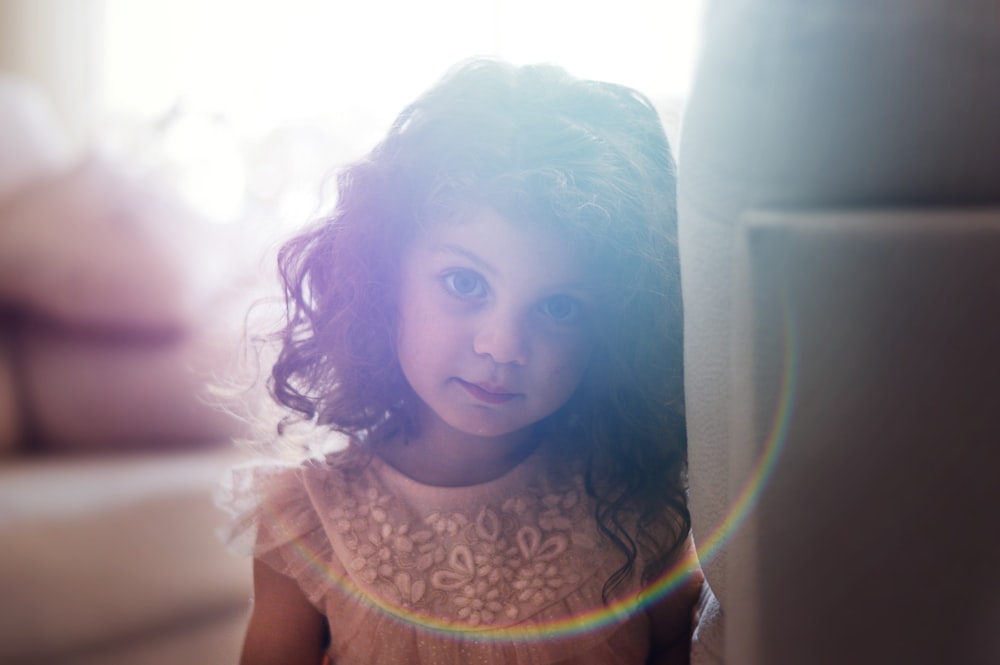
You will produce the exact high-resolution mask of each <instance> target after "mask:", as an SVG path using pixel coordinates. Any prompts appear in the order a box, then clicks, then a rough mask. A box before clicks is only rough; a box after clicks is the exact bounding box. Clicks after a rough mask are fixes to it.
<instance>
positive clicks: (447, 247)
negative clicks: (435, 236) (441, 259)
mask: <svg viewBox="0 0 1000 665" xmlns="http://www.w3.org/2000/svg"><path fill="white" fill-rule="evenodd" d="M433 250H434V251H435V252H438V253H442V254H458V255H459V256H462V257H465V258H466V259H468V260H469V261H472V262H473V263H475V264H476V266H477V267H479V268H480V269H482V270H483V271H484V272H489V273H493V274H496V272H497V271H496V268H494V267H493V266H492V265H490V264H489V263H487V262H486V261H484V260H483V259H481V258H480V257H479V256H477V255H476V254H475V253H473V252H471V251H469V250H468V249H466V248H465V247H462V246H461V245H454V244H451V243H442V244H440V245H435V246H434V247H433Z"/></svg>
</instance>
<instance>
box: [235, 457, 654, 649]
mask: <svg viewBox="0 0 1000 665" xmlns="http://www.w3.org/2000/svg"><path fill="white" fill-rule="evenodd" d="M221 503H222V504H223V506H224V507H226V508H227V509H229V510H230V511H231V512H232V513H233V514H234V516H235V518H234V521H233V523H232V526H231V529H230V532H229V533H228V534H227V536H228V540H229V542H230V545H231V547H233V549H234V550H236V551H238V552H241V553H243V554H248V555H253V556H255V557H257V558H259V559H261V560H262V561H264V562H265V563H267V564H268V565H270V566H271V567H273V568H274V569H276V570H277V571H278V572H281V573H283V574H285V575H288V576H289V577H291V578H293V579H295V580H296V581H297V582H298V584H299V586H300V587H301V588H302V590H303V592H304V593H305V594H306V596H307V597H308V598H309V599H310V601H311V602H312V603H313V604H314V605H315V606H316V607H317V608H318V609H319V611H321V612H322V613H323V614H324V615H325V616H326V617H327V619H328V621H329V624H330V632H331V635H332V641H331V645H330V647H329V654H330V656H331V658H332V659H333V661H334V662H336V663H338V664H344V663H347V664H350V663H365V664H368V663H374V662H393V663H402V664H408V663H414V664H416V663H487V664H501V663H502V664H511V665H513V664H517V665H521V664H532V665H543V664H546V663H580V664H586V663H595V664H596V663H602V664H605V663H609V664H615V663H642V662H644V661H645V658H646V655H647V652H648V649H649V639H650V638H649V624H648V621H647V619H646V617H645V614H644V613H643V612H642V611H641V609H633V610H631V611H630V612H617V613H611V612H609V611H608V610H607V606H606V605H605V604H604V603H603V602H602V599H601V589H602V587H603V585H604V582H605V580H607V578H608V577H609V576H610V575H611V573H612V572H614V571H615V570H616V569H617V568H618V567H619V566H620V565H621V563H622V561H623V557H622V555H621V554H620V552H618V550H616V549H615V548H614V547H613V546H612V545H611V544H610V543H608V542H607V541H606V540H605V539H604V538H603V537H602V536H601V535H600V533H599V532H598V531H597V527H596V524H595V521H594V517H593V511H594V505H593V501H592V500H591V499H590V498H589V497H588V496H587V494H586V492H585V490H584V487H583V480H582V474H581V472H580V470H579V469H577V468H574V466H573V465H572V464H567V462H566V461H565V460H564V459H561V458H559V457H558V456H556V455H554V454H553V451H551V450H550V449H549V448H548V447H547V446H545V445H543V446H541V447H540V448H539V449H538V450H536V451H535V452H534V453H533V454H532V455H531V456H530V457H529V458H528V459H527V460H525V461H524V462H522V463H521V464H520V465H519V466H517V467H515V468H514V469H512V470H511V471H510V472H508V473H507V474H505V475H504V476H502V477H500V478H497V479H495V480H493V481H490V482H488V483H484V484H481V485H475V486H469V487H434V486H428V485H423V484H420V483H418V482H416V481H414V480H412V479H410V478H408V477H407V476H405V475H403V474H401V473H400V472H398V471H397V470H395V469H393V468H392V467H391V466H389V465H388V464H386V463H385V462H383V461H381V460H380V459H379V458H377V457H373V456H370V455H368V454H366V453H365V452H363V451H359V450H356V449H354V448H348V449H347V450H343V451H339V452H336V453H332V454H330V455H327V456H326V457H324V458H322V459H313V460H308V461H305V462H302V463H296V464H291V463H283V462H267V463H265V462H258V463H253V464H250V465H245V466H241V467H237V468H236V469H234V470H233V471H232V472H231V474H230V476H229V478H228V479H227V482H226V483H225V484H224V488H223V493H222V501H221ZM636 564H637V567H639V569H641V564H642V562H641V560H640V561H637V562H636ZM633 584H634V583H633ZM636 591H638V587H637V586H633V587H632V588H629V589H625V590H624V591H623V593H624V594H628V593H635V592H636Z"/></svg>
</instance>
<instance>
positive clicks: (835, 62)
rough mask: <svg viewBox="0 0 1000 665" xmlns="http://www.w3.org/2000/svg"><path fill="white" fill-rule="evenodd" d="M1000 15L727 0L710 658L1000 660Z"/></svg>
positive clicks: (703, 216) (702, 438)
mask: <svg viewBox="0 0 1000 665" xmlns="http://www.w3.org/2000/svg"><path fill="white" fill-rule="evenodd" d="M998 22H1000V10H998V8H997V5H996V3H990V2H985V1H977V0H967V1H960V2H945V1H944V0H916V1H914V0H887V1H885V2H876V3H872V2H867V1H863V0H829V1H827V0H821V1H819V2H808V3H803V2H796V1H794V0H749V1H738V0H718V1H716V2H709V3H708V5H707V8H706V15H705V26H706V30H705V37H704V41H703V55H702V60H701V63H700V66H699V72H698V74H697V76H696V80H695V85H694V89H693V93H692V96H691V99H690V103H689V106H688V108H687V110H686V115H685V119H684V125H683V131H682V139H681V146H680V148H681V150H680V182H679V201H680V233H681V258H682V264H683V278H684V297H685V311H686V317H687V319H686V322H687V334H686V340H687V341H686V344H687V349H686V351H687V361H686V362H687V367H686V377H687V381H688V393H687V397H688V401H687V404H688V414H689V433H690V467H691V485H692V490H691V505H692V512H693V516H694V526H695V531H696V537H697V538H698V540H699V542H700V544H701V545H702V554H703V556H704V557H705V568H706V575H707V578H708V580H709V582H710V583H711V584H712V586H713V588H714V590H715V591H716V593H717V595H718V597H719V599H720V601H721V604H722V608H723V612H724V616H725V622H724V626H725V631H724V636H725V644H724V646H723V645H721V644H716V645H714V650H713V651H712V652H711V653H708V654H703V656H705V660H703V662H710V661H711V659H712V657H713V656H714V657H715V660H716V661H721V660H722V658H723V657H724V656H725V657H726V661H727V662H730V663H738V664H740V665H743V664H749V665H753V664H756V663H769V664H775V663H777V664H785V663H787V664H796V665H797V664H800V663H810V664H811V665H822V664H825V663H831V664H832V663H860V664H865V663H902V662H906V663H941V662H953V663H982V664H984V665H985V664H987V663H996V662H1000V637H998V633H997V631H996V627H997V626H998V625H1000V566H998V562H1000V529H998V528H997V519H996V511H997V508H998V507H1000V483H998V482H997V478H998V477H1000V475H998V474H1000V445H998V444H1000V417H998V416H997V413H998V410H997V409H998V407H997V405H998V404H1000V168H998V167H1000V121H998V118H1000V87H998V86H997V85H996V72H997V69H998V66H1000V33H998V32H997V30H996V25H998ZM745 507H749V511H748V512H747V513H746V514H745V515H743V517H742V519H734V518H735V517H739V516H740V515H742V512H741V511H742V510H743V508H745Z"/></svg>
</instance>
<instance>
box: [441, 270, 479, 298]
mask: <svg viewBox="0 0 1000 665" xmlns="http://www.w3.org/2000/svg"><path fill="white" fill-rule="evenodd" d="M444 286H445V289H447V291H448V292H449V293H450V294H452V295H453V296H457V297H459V298H482V297H483V296H485V295H486V282H485V281H484V280H483V278H482V277H480V276H479V275H478V274H477V273H475V272H473V271H472V270H456V271H454V272H450V273H448V274H447V275H445V276H444Z"/></svg>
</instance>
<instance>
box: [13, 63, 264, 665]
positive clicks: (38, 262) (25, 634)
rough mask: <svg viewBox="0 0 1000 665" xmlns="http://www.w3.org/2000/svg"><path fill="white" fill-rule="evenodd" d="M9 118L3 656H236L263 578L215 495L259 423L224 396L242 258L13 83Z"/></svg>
mask: <svg viewBox="0 0 1000 665" xmlns="http://www.w3.org/2000/svg"><path fill="white" fill-rule="evenodd" d="M0 121H2V122H0V662H2V663H4V664H5V665H8V664H9V665H27V664H38V665H42V664H44V665H84V664H88V665H89V664H94V665H97V664H98V663H100V664H101V665H119V664H120V665H126V664H127V665H161V664H162V665H167V664H168V663H170V664H173V663H223V662H235V661H236V660H237V657H238V652H239V644H240V641H241V634H242V629H243V622H244V620H245V616H246V611H247V607H248V602H249V597H250V579H249V564H248V563H247V562H246V561H244V560H240V559H239V558H237V557H235V556H234V555H231V554H230V553H229V552H228V551H227V550H226V548H225V547H224V545H223V544H222V542H221V540H220V539H219V537H218V536H217V534H216V532H215V531H216V528H217V527H219V526H220V525H221V524H222V523H223V521H224V520H225V516H224V515H222V514H220V513H219V511H217V510H216V509H215V507H214V505H213V494H214V491H215V487H216V484H217V482H218V480H219V479H220V478H221V476H222V474H223V471H224V469H225V468H226V467H227V466H229V465H231V464H234V463H236V462H237V461H239V460H238V458H237V456H236V455H235V453H234V452H233V450H232V448H231V446H230V443H231V438H232V437H233V436H237V435H239V434H240V433H241V432H242V430H243V421H242V420H241V418H240V417H238V416H237V415H236V413H235V412H232V411H226V410H225V409H223V408H220V407H221V406H222V404H223V403H222V400H221V399H220V398H218V397H217V396H213V393H212V391H211V390H208V388H209V386H210V385H211V384H213V382H215V381H217V380H222V379H224V378H225V376H226V372H227V370H228V368H229V360H230V357H231V353H232V351H233V349H234V348H235V347H237V346H238V342H239V330H238V328H237V327H235V326H233V325H232V323H233V322H234V321H239V320H240V318H241V317H240V316H239V315H238V312H239V310H241V309H243V308H245V305H246V298H244V297H242V296H241V293H242V291H241V289H240V286H241V279H242V278H241V277H240V273H239V271H238V270H236V269H235V268H234V267H233V266H234V265H235V263H234V262H233V261H232V258H233V254H234V251H233V248H234V247H235V244H234V243H231V242H230V243H227V242H225V238H224V237H223V233H224V231H223V230H219V229H213V228H212V227H211V226H210V225H206V224H205V223H204V222H203V221H202V220H198V219H196V218H195V217H194V216H193V215H192V214H191V213H190V212H187V211H185V210H184V209H183V207H182V206H180V205H178V204H176V203H175V202H173V201H172V200H171V199H170V197H168V196H165V195H162V194H158V193H157V192H156V191H154V190H153V189H151V188H148V187H146V186H144V185H142V184H141V183H139V182H137V181H136V179H135V178H132V177H130V176H129V175H128V174H127V173H126V172H125V170H124V169H123V168H122V167H120V166H116V165H113V164H109V163H107V162H104V161H101V160H100V159H86V160H83V161H82V162H79V163H77V161H76V160H75V159H74V158H72V157H71V156H70V155H69V153H68V151H64V150H61V148H60V135H59V132H58V127H57V125H56V124H55V123H54V121H53V119H52V115H51V113H49V112H47V107H46V104H45V102H44V100H43V99H42V98H41V97H40V96H39V95H38V94H37V93H36V92H34V91H33V90H32V89H31V88H30V87H29V86H27V85H26V84H24V83H21V82H17V81H13V80H9V79H6V78H2V77H0ZM230 315H232V316H230Z"/></svg>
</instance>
